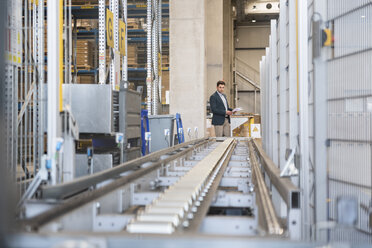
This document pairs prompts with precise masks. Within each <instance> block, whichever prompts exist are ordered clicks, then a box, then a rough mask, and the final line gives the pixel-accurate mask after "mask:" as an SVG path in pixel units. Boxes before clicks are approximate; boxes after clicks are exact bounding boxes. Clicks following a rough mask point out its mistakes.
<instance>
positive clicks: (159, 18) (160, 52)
mask: <svg viewBox="0 0 372 248" xmlns="http://www.w3.org/2000/svg"><path fill="white" fill-rule="evenodd" d="M158 8H159V11H158V29H159V30H158V44H159V58H158V60H159V66H160V68H159V70H158V96H159V104H160V106H162V101H161V99H162V95H161V89H162V86H161V85H162V75H163V69H162V65H163V61H162V51H163V42H162V0H159V4H158Z"/></svg>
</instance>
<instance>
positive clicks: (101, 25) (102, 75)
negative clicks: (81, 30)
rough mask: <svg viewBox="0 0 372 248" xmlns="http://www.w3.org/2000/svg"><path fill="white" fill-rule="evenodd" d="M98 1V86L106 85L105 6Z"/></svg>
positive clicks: (102, 1) (101, 0) (102, 2)
mask: <svg viewBox="0 0 372 248" xmlns="http://www.w3.org/2000/svg"><path fill="white" fill-rule="evenodd" d="M105 2H106V1H105V0H99V6H98V56H99V67H98V68H99V69H98V70H99V72H98V76H99V80H98V81H99V84H106V24H105V20H106V12H105V11H106V9H105V8H106V4H105Z"/></svg>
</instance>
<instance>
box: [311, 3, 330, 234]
mask: <svg viewBox="0 0 372 248" xmlns="http://www.w3.org/2000/svg"><path fill="white" fill-rule="evenodd" d="M314 12H317V13H320V15H321V16H314V17H313V18H316V20H315V19H314V21H316V22H318V23H319V25H315V23H316V22H313V44H314V45H313V56H314V58H313V63H314V166H315V172H314V174H315V175H314V178H315V180H314V183H315V185H316V187H315V213H314V216H315V226H317V225H318V224H320V223H324V222H326V221H327V220H328V216H327V212H328V211H327V210H328V204H327V192H328V184H327V161H328V158H327V146H326V140H327V128H325V127H327V126H328V113H327V94H328V93H327V83H326V82H327V62H326V54H327V53H326V52H325V51H326V49H327V48H322V45H321V37H322V36H321V28H322V26H323V25H324V24H322V20H321V19H320V18H323V20H326V19H327V2H326V1H315V2H314ZM327 235H328V234H327V230H324V229H323V230H318V231H317V232H316V233H315V239H316V240H317V241H327Z"/></svg>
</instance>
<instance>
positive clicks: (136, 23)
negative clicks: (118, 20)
mask: <svg viewBox="0 0 372 248" xmlns="http://www.w3.org/2000/svg"><path fill="white" fill-rule="evenodd" d="M127 28H128V29H142V25H141V20H140V19H138V18H128V19H127Z"/></svg>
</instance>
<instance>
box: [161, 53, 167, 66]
mask: <svg viewBox="0 0 372 248" xmlns="http://www.w3.org/2000/svg"><path fill="white" fill-rule="evenodd" d="M161 63H162V66H163V67H169V55H162V56H161Z"/></svg>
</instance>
